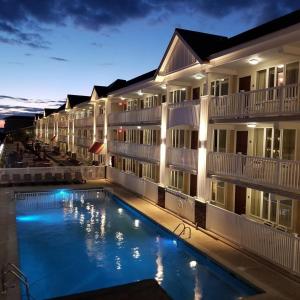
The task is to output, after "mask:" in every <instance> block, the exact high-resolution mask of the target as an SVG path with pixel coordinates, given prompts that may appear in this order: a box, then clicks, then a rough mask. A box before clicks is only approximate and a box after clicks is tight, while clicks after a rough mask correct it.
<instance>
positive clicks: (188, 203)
mask: <svg viewBox="0 0 300 300" xmlns="http://www.w3.org/2000/svg"><path fill="white" fill-rule="evenodd" d="M165 207H166V208H167V209H169V210H171V211H173V212H174V213H176V214H177V215H179V216H181V217H183V218H185V219H187V220H189V221H191V222H193V223H194V222H195V198H193V197H191V196H188V195H186V194H183V193H181V192H179V191H175V190H173V189H170V188H167V189H166V194H165Z"/></svg>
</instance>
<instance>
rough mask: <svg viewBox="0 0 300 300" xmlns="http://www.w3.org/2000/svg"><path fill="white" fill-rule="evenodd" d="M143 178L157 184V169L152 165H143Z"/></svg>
mask: <svg viewBox="0 0 300 300" xmlns="http://www.w3.org/2000/svg"><path fill="white" fill-rule="evenodd" d="M142 168H143V177H145V178H147V179H149V180H151V181H154V182H157V181H158V174H159V167H158V166H157V165H154V164H143V167H142Z"/></svg>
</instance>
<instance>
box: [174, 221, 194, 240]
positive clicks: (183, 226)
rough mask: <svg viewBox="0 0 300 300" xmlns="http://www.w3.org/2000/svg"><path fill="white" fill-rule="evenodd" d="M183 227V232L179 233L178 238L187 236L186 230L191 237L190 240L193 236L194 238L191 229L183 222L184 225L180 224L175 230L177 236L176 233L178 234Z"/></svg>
mask: <svg viewBox="0 0 300 300" xmlns="http://www.w3.org/2000/svg"><path fill="white" fill-rule="evenodd" d="M181 227H182V230H181V231H180V232H179V234H178V236H179V237H181V236H183V235H185V232H186V230H188V234H189V235H188V237H187V238H188V239H190V238H191V236H192V230H191V227H189V226H187V225H185V224H184V223H183V222H182V223H179V224H178V225H177V226H176V228H175V229H174V230H173V233H175V234H176V232H177V231H178V230H179V229H180V228H181Z"/></svg>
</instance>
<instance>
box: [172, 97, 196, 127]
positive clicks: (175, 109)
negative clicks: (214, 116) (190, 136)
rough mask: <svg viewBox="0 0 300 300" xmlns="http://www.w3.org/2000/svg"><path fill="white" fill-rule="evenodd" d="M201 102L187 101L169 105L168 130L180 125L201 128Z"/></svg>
mask: <svg viewBox="0 0 300 300" xmlns="http://www.w3.org/2000/svg"><path fill="white" fill-rule="evenodd" d="M199 103H200V100H185V101H183V102H180V103H174V104H170V105H169V119H168V128H170V127H174V126H178V125H189V126H192V127H195V128H198V127H199V121H200V104H199Z"/></svg>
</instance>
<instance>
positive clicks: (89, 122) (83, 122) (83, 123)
mask: <svg viewBox="0 0 300 300" xmlns="http://www.w3.org/2000/svg"><path fill="white" fill-rule="evenodd" d="M93 123H94V119H93V116H90V117H87V118H82V119H75V120H74V126H75V127H80V128H83V127H91V126H93Z"/></svg>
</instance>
